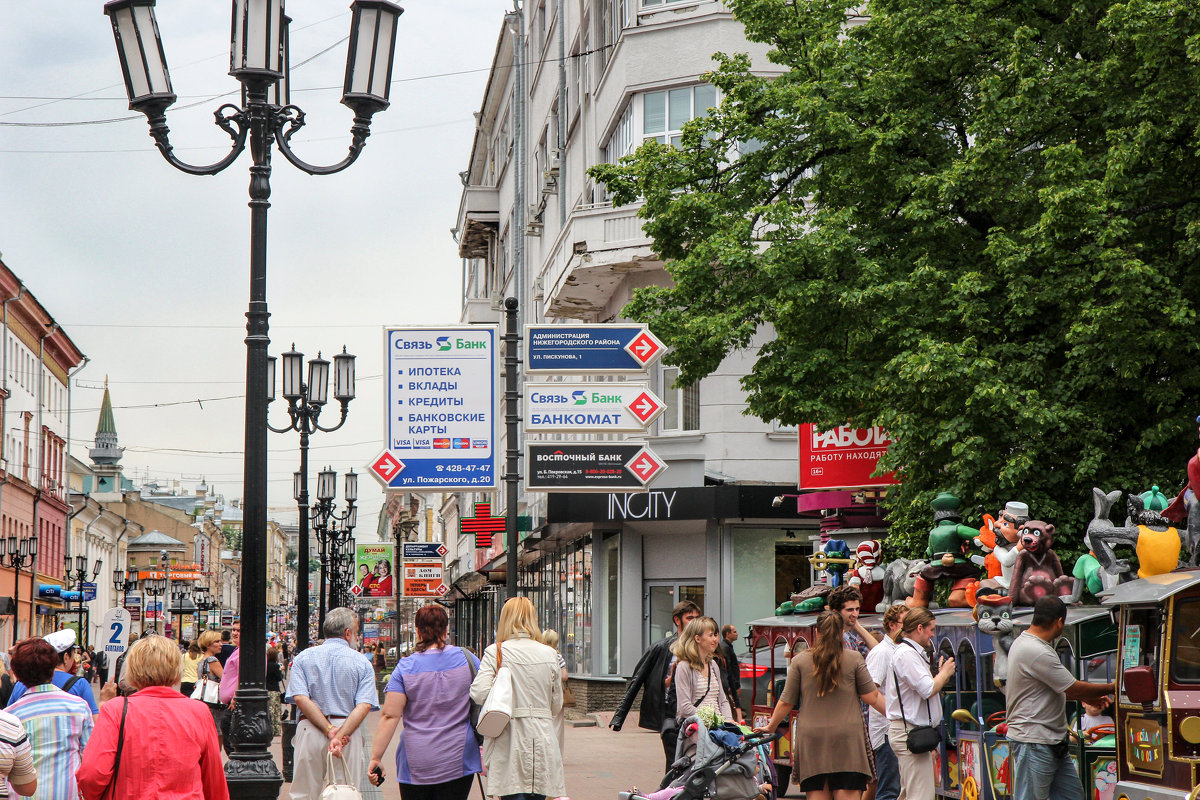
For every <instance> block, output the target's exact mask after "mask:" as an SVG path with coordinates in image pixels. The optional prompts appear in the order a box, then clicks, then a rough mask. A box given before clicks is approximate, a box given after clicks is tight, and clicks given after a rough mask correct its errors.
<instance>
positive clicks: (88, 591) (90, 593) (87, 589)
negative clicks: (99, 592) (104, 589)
mask: <svg viewBox="0 0 1200 800" xmlns="http://www.w3.org/2000/svg"><path fill="white" fill-rule="evenodd" d="M95 599H96V584H94V583H91V582H90V581H84V583H83V602H85V603H90V602H91V601H92V600H95Z"/></svg>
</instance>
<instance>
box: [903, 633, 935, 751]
mask: <svg viewBox="0 0 1200 800" xmlns="http://www.w3.org/2000/svg"><path fill="white" fill-rule="evenodd" d="M914 649H916V648H914ZM892 680H893V681H894V682H895V684H896V705H898V706H900V721H901V722H903V723H904V727H905V728H908V720H907V719H905V717H904V702H903V701H902V700H901V699H900V679H899V678H897V677H896V669H895V667H893V668H892ZM925 713H926V715H928V716H929V719H930V720H932V719H933V714H932V713H931V712H930V711H929V698H928V697H926V698H925ZM941 743H942V731H941V729H940V728H935V727H933V726H932V725H914V726H913V727H912V728H909V731H908V739H907V740H906V742H905V744H906V745H907V746H908V752H910V753H914V754H916V755H920V754H921V753H931V752H933V751H934V750H936V749H937V747H938V745H940V744H941Z"/></svg>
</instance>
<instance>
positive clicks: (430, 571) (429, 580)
mask: <svg viewBox="0 0 1200 800" xmlns="http://www.w3.org/2000/svg"><path fill="white" fill-rule="evenodd" d="M403 579H404V596H405V597H442V596H444V595H445V594H446V592H448V591H450V588H449V587H448V586H446V581H445V569H444V567H443V566H442V562H441V561H405V562H404V572H403Z"/></svg>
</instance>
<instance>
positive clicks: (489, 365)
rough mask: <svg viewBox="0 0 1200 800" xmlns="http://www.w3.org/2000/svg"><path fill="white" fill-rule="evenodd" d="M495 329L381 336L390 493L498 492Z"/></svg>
mask: <svg viewBox="0 0 1200 800" xmlns="http://www.w3.org/2000/svg"><path fill="white" fill-rule="evenodd" d="M496 344H497V331H496V328H495V326H490V325H464V326H453V327H441V328H388V329H386V330H384V362H385V364H386V365H387V366H386V370H387V372H386V375H385V377H384V380H385V381H386V383H385V392H384V412H385V415H386V419H387V424H386V425H385V427H384V430H385V431H386V437H387V438H386V440H385V442H384V453H383V454H382V455H380V456H378V457H377V458H376V459H375V460H374V461H372V462H371V464H370V470H371V474H373V475H375V477H376V478H377V479H378V480H379V481H380V482H381V483H383V485H384V487H385V488H388V489H403V490H405V491H411V492H420V491H426V490H428V491H435V490H436V491H445V490H450V491H452V490H455V489H466V490H471V491H481V490H487V489H494V488H496V485H497V482H496V469H495V461H496V459H495V446H496V408H497V406H498V402H497V392H496V376H497V374H498V368H497V364H496Z"/></svg>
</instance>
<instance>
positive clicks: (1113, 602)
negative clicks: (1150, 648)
mask: <svg viewBox="0 0 1200 800" xmlns="http://www.w3.org/2000/svg"><path fill="white" fill-rule="evenodd" d="M1197 584H1200V569H1182V570H1176V571H1174V572H1166V573H1163V574H1162V575H1151V576H1150V577H1149V578H1138V579H1137V580H1133V581H1128V582H1126V583H1119V584H1117V585H1116V586H1115V587H1113V590H1112V591H1111V592H1110V593H1108V594H1107V595H1105V596H1104V597H1103V598H1101V602H1102V603H1104V605H1106V606H1123V605H1130V604H1132V603H1161V602H1163V601H1164V600H1166V599H1167V598H1169V597H1172V596H1174V595H1177V594H1179V593H1180V592H1182V591H1184V590H1185V589H1190V588H1192V587H1193V586H1196V585H1197Z"/></svg>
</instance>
